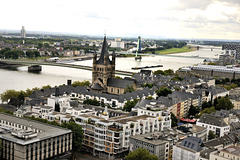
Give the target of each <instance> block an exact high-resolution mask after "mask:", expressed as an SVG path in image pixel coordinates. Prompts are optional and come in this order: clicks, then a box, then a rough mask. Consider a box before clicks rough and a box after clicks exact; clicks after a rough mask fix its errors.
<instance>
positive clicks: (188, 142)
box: [181, 137, 203, 152]
mask: <svg viewBox="0 0 240 160" xmlns="http://www.w3.org/2000/svg"><path fill="white" fill-rule="evenodd" d="M202 143H203V142H202V140H201V138H197V137H188V138H185V139H184V140H183V141H182V143H181V146H183V147H185V148H188V149H191V150H194V151H196V152H199V151H201V150H202Z"/></svg>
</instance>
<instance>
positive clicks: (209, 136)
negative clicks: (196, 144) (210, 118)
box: [208, 130, 216, 140]
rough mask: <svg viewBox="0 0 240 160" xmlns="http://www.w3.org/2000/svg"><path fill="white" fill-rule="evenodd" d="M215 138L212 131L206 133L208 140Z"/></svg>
mask: <svg viewBox="0 0 240 160" xmlns="http://www.w3.org/2000/svg"><path fill="white" fill-rule="evenodd" d="M215 137H216V135H215V134H214V133H213V131H211V130H210V131H209V132H208V140H211V139H214V138H215Z"/></svg>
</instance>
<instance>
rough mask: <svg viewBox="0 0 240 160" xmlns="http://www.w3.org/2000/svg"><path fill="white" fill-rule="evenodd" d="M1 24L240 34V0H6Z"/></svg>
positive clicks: (152, 33) (173, 34)
mask: <svg viewBox="0 0 240 160" xmlns="http://www.w3.org/2000/svg"><path fill="white" fill-rule="evenodd" d="M0 4H1V9H0V15H1V19H0V29H14V30H18V29H19V30H20V29H21V27H22V26H25V28H26V30H27V31H50V32H64V33H77V34H84V35H103V34H104V30H105V29H106V32H107V35H109V36H118V37H125V36H128V37H132V36H136V35H141V36H142V37H143V38H144V37H154V38H160V37H162V38H188V39H192V38H193V39H232V40H236V39H237V40H239V39H240V0H144V1H143V0H142V1H141V0H118V1H116V0H3V1H1V3H0Z"/></svg>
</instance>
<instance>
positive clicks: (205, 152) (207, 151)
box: [200, 148, 216, 159]
mask: <svg viewBox="0 0 240 160" xmlns="http://www.w3.org/2000/svg"><path fill="white" fill-rule="evenodd" d="M215 150H216V149H215V148H210V149H204V150H203V151H201V153H200V156H201V157H202V158H205V159H209V157H210V153H211V152H213V151H215Z"/></svg>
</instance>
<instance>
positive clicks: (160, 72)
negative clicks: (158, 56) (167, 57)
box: [153, 70, 164, 75]
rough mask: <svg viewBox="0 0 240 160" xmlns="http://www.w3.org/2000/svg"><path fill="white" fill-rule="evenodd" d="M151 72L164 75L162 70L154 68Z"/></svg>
mask: <svg viewBox="0 0 240 160" xmlns="http://www.w3.org/2000/svg"><path fill="white" fill-rule="evenodd" d="M153 74H155V75H157V74H161V75H164V72H163V70H156V71H154V72H153Z"/></svg>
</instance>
